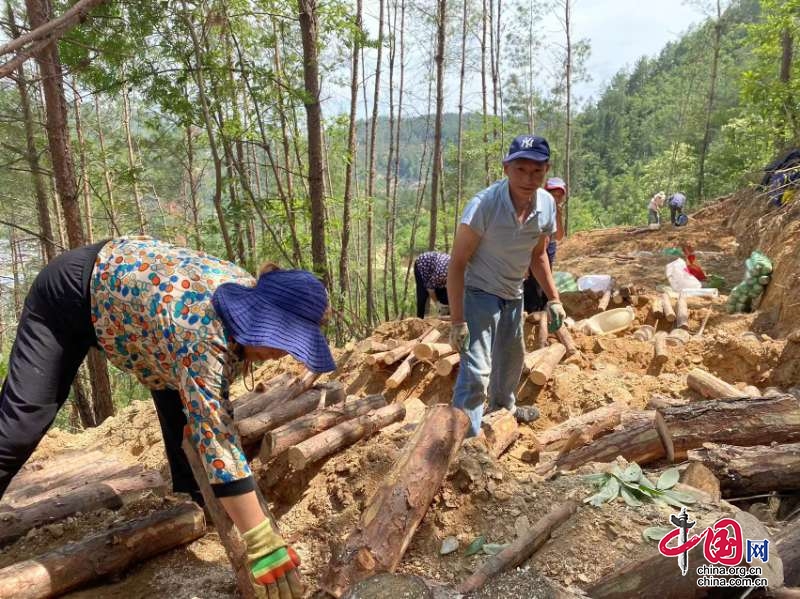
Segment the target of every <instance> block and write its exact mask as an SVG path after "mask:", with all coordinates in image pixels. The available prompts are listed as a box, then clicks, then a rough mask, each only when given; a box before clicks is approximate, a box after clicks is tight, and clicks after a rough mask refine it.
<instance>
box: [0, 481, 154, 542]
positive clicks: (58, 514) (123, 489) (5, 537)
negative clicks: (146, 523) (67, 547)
mask: <svg viewBox="0 0 800 599" xmlns="http://www.w3.org/2000/svg"><path fill="white" fill-rule="evenodd" d="M147 491H156V492H158V493H164V492H166V484H165V482H164V479H163V478H161V475H160V474H159V473H158V472H154V471H151V470H148V471H144V472H139V473H138V474H134V475H132V476H126V477H120V478H114V479H108V480H104V481H101V482H91V483H89V484H87V485H84V486H82V487H80V488H78V489H73V490H71V491H70V492H68V493H66V494H64V495H60V494H57V495H55V496H52V497H47V498H45V499H42V500H41V501H37V502H35V503H31V504H29V505H27V506H25V507H21V508H15V509H11V510H4V511H1V512H0V546H2V545H4V544H6V543H10V542H11V541H13V540H15V539H18V538H19V537H21V536H22V535H24V534H25V533H26V532H28V531H29V530H30V529H31V528H35V527H37V526H41V525H42V524H49V523H51V522H54V521H56V520H61V519H62V518H66V517H67V516H71V515H73V514H75V513H76V512H91V511H92V510H97V509H100V508H108V509H112V510H116V509H119V508H121V507H122V506H123V505H125V504H126V503H130V501H132V500H133V499H136V498H138V497H140V496H141V495H142V494H143V493H145V492H147Z"/></svg>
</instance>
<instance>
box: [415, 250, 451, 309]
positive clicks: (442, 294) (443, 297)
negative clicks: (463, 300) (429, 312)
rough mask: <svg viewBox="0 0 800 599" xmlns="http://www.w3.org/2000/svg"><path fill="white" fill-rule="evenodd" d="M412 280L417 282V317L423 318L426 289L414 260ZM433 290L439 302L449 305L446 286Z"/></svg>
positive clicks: (426, 297)
mask: <svg viewBox="0 0 800 599" xmlns="http://www.w3.org/2000/svg"><path fill="white" fill-rule="evenodd" d="M414 281H416V283H417V318H425V303H426V302H427V301H428V290H427V288H426V287H425V282H424V281H423V280H422V276H421V275H420V274H419V270H418V269H417V264H416V262H415V263H414ZM433 292H434V293H435V294H436V300H437V301H438V302H439V303H440V304H444V305H445V306H449V305H450V303H449V302H448V301H447V287H436V288H435V289H434V290H433Z"/></svg>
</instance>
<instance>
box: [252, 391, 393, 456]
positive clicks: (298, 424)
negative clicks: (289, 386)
mask: <svg viewBox="0 0 800 599" xmlns="http://www.w3.org/2000/svg"><path fill="white" fill-rule="evenodd" d="M384 406H386V399H385V398H384V397H383V395H380V394H375V395H368V396H367V397H364V398H362V399H356V400H355V401H348V402H346V403H343V404H340V405H335V406H331V407H330V408H325V409H322V410H315V411H313V412H311V413H309V414H306V415H305V416H301V417H300V418H297V419H296V420H293V421H291V422H288V423H286V424H284V425H283V426H279V427H278V428H276V429H274V430H271V431H269V432H268V433H266V434H265V435H264V440H263V441H262V442H261V453H260V454H259V457H260V458H261V461H262V462H266V461H267V460H271V459H272V458H274V457H275V456H277V455H278V454H280V453H283V452H284V451H286V450H287V449H289V448H290V447H291V446H292V445H297V444H298V443H301V442H302V441H305V440H306V439H308V438H310V437H313V436H314V435H317V434H319V433H321V432H322V431H326V430H328V429H329V428H332V427H334V426H336V425H337V424H340V423H342V422H346V421H348V420H352V419H353V418H357V417H359V416H363V415H364V414H366V413H367V412H371V411H372V410H377V409H379V408H382V407H384Z"/></svg>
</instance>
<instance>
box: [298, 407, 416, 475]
mask: <svg viewBox="0 0 800 599" xmlns="http://www.w3.org/2000/svg"><path fill="white" fill-rule="evenodd" d="M405 416H406V409H405V406H403V404H396V403H395V404H389V405H388V406H385V407H383V408H378V409H377V410H373V411H371V412H368V413H367V414H364V415H363V416H359V417H357V418H354V419H353V420H348V421H346V422H342V423H341V424H338V425H336V426H334V427H333V428H329V429H328V430H326V431H323V432H321V433H319V434H317V435H314V436H313V437H310V438H308V439H306V440H305V441H302V442H301V443H298V444H297V445H294V446H292V447H290V448H289V449H288V451H287V456H288V458H289V464H290V465H291V466H292V468H294V469H295V470H304V469H305V468H306V467H307V466H308V465H309V464H313V463H314V462H318V461H319V460H321V459H324V458H326V457H328V456H329V455H332V454H334V453H336V452H337V451H339V450H341V449H344V448H345V447H348V446H350V445H352V444H353V443H355V442H356V441H358V440H359V439H365V438H367V437H371V436H372V435H374V434H375V433H377V432H378V431H379V430H381V429H382V428H384V427H386V426H389V425H390V424H392V423H394V422H399V421H401V420H403V418H405Z"/></svg>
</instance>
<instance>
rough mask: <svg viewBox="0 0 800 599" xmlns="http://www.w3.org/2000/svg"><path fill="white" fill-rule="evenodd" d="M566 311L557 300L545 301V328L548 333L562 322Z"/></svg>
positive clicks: (555, 329) (556, 328)
mask: <svg viewBox="0 0 800 599" xmlns="http://www.w3.org/2000/svg"><path fill="white" fill-rule="evenodd" d="M566 317H567V313H566V312H565V311H564V306H563V305H562V304H561V302H560V301H559V300H550V301H549V302H547V318H548V325H547V330H548V331H549V332H550V333H555V332H556V331H557V330H558V329H560V328H561V325H562V324H564V319H565V318H566Z"/></svg>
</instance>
